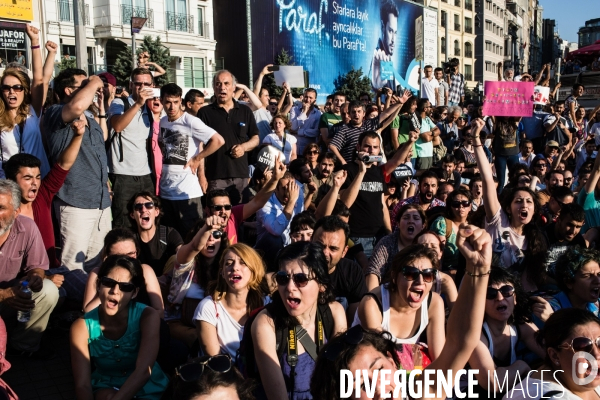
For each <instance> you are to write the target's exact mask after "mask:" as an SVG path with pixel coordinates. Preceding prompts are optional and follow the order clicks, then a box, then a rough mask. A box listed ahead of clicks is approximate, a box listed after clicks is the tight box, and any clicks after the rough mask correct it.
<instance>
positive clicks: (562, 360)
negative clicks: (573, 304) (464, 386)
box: [504, 309, 600, 400]
mask: <svg viewBox="0 0 600 400" xmlns="http://www.w3.org/2000/svg"><path fill="white" fill-rule="evenodd" d="M536 340H537V342H538V344H539V345H540V346H541V347H543V348H544V349H545V354H544V355H545V358H544V364H543V365H542V366H541V367H539V368H537V371H535V372H533V373H531V374H530V375H527V378H526V379H523V381H522V382H520V383H519V384H518V385H516V386H515V387H514V390H512V391H511V392H509V393H507V395H506V396H505V397H504V399H506V400H508V399H510V400H513V399H514V400H525V399H532V398H535V399H556V400H558V399H561V400H582V399H584V400H588V399H598V397H600V386H599V385H600V379H598V376H597V375H592V374H593V372H592V368H593V367H595V366H594V365H592V363H593V361H592V360H594V359H595V360H598V359H600V321H599V320H598V317H597V316H595V315H594V314H592V313H591V312H589V311H587V310H580V309H569V310H559V311H557V312H555V313H554V314H552V316H550V318H549V319H548V321H546V325H545V326H544V327H543V328H542V329H541V330H540V332H539V333H538V335H537V338H536ZM580 352H583V353H587V356H586V357H585V358H584V357H583V356H582V355H581V353H580ZM576 354H577V356H576ZM588 358H589V359H588ZM590 361H592V362H590ZM594 377H595V378H594ZM586 378H587V379H586ZM533 394H538V395H537V396H535V397H534V396H533Z"/></svg>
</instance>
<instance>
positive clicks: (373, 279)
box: [365, 204, 427, 290]
mask: <svg viewBox="0 0 600 400" xmlns="http://www.w3.org/2000/svg"><path fill="white" fill-rule="evenodd" d="M396 222H397V225H398V229H395V230H394V232H392V233H390V234H389V235H387V236H384V237H383V238H382V239H381V240H380V241H379V242H378V243H377V245H375V249H374V250H373V254H372V255H371V258H370V259H369V267H368V268H367V271H366V274H365V282H366V284H367V290H373V289H375V288H376V287H378V286H379V285H380V284H381V278H382V277H383V276H385V274H386V273H387V271H388V270H389V268H390V265H391V263H392V260H393V259H394V256H395V255H396V254H397V253H398V252H399V251H401V250H402V249H404V248H406V247H407V246H410V245H411V244H412V243H413V241H414V240H415V237H417V235H418V234H419V233H420V232H421V231H423V230H424V229H425V227H427V217H426V216H425V212H424V211H423V210H422V209H421V207H420V206H419V205H418V204H406V205H404V206H402V207H401V208H400V210H399V211H398V214H397V215H396Z"/></svg>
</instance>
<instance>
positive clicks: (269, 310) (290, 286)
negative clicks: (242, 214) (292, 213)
mask: <svg viewBox="0 0 600 400" xmlns="http://www.w3.org/2000/svg"><path fill="white" fill-rule="evenodd" d="M277 265H278V266H279V271H278V272H277V273H275V275H274V277H275V282H276V283H277V286H278V289H277V291H276V292H275V293H274V294H273V297H272V298H273V303H271V304H269V305H267V306H266V308H265V310H263V311H261V312H260V313H259V314H258V315H257V317H256V319H255V320H254V322H253V324H252V339H253V345H254V353H255V358H256V364H257V365H258V371H259V373H260V377H261V383H262V389H264V393H265V395H266V396H263V397H262V398H265V397H266V398H267V399H269V400H280V399H287V398H290V399H297V400H302V399H312V396H311V395H310V377H311V375H312V372H313V369H314V365H315V359H316V354H318V352H319V350H320V349H321V348H322V347H323V345H324V344H325V343H326V341H327V340H330V339H331V338H332V337H333V336H334V335H335V334H336V333H339V332H343V331H345V330H346V327H347V324H346V314H345V312H344V308H343V307H342V305H341V304H340V303H337V302H335V301H334V298H333V293H332V291H331V288H330V283H329V282H330V281H329V273H328V272H327V261H326V260H325V256H324V255H323V248H322V246H321V245H320V244H319V243H313V242H296V243H292V244H290V245H289V246H287V247H284V248H283V249H282V250H281V252H280V253H279V255H278V256H277ZM282 329H283V330H284V332H285V337H284V340H283V342H281V343H279V347H277V346H276V343H278V340H277V332H278V331H281V330H282ZM304 331H306V332H304ZM319 332H320V333H321V334H319ZM300 334H304V335H302V336H300V337H306V336H308V338H306V339H303V340H299V339H298V336H299V335H300ZM290 343H291V344H292V346H291V347H290V345H289V344H290ZM304 343H310V345H311V348H312V350H310V351H309V349H307V348H306V347H305V345H304ZM294 348H295V351H294ZM294 353H295V354H294Z"/></svg>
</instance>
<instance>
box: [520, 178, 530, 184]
mask: <svg viewBox="0 0 600 400" xmlns="http://www.w3.org/2000/svg"><path fill="white" fill-rule="evenodd" d="M519 183H526V184H528V185H529V184H530V183H531V179H519Z"/></svg>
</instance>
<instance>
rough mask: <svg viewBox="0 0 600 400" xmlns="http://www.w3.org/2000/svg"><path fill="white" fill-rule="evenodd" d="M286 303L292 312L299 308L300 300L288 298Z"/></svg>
mask: <svg viewBox="0 0 600 400" xmlns="http://www.w3.org/2000/svg"><path fill="white" fill-rule="evenodd" d="M286 303H287V305H288V306H289V307H290V308H291V309H292V310H295V309H297V308H298V307H300V303H301V300H300V299H299V298H297V297H292V296H288V298H287V299H286Z"/></svg>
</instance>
